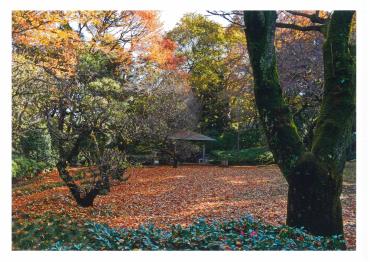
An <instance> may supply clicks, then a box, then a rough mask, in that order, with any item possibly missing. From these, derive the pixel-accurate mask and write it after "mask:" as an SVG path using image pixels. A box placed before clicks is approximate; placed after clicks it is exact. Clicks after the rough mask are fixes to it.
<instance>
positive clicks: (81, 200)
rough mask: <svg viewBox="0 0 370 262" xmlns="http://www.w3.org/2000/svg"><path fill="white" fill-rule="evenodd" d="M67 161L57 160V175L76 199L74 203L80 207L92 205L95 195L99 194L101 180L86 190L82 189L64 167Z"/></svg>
mask: <svg viewBox="0 0 370 262" xmlns="http://www.w3.org/2000/svg"><path fill="white" fill-rule="evenodd" d="M66 167H67V163H66V162H65V161H59V162H58V164H57V169H58V172H59V176H60V177H61V178H62V180H63V181H64V182H65V183H66V185H67V186H68V188H69V191H70V192H71V194H72V196H73V198H74V199H75V200H76V203H77V204H78V205H79V206H81V207H90V206H93V203H94V199H95V197H96V196H97V195H98V194H99V192H100V189H101V182H100V181H98V182H96V183H95V185H94V186H93V187H92V188H91V189H90V190H88V191H86V190H82V189H81V188H80V187H79V186H78V185H77V184H76V183H75V182H74V181H73V178H72V177H71V176H70V175H69V172H68V170H67V169H66Z"/></svg>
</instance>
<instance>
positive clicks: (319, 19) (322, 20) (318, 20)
mask: <svg viewBox="0 0 370 262" xmlns="http://www.w3.org/2000/svg"><path fill="white" fill-rule="evenodd" d="M287 12H288V13H290V14H292V15H297V16H301V17H305V18H308V19H310V21H311V22H312V23H317V24H326V22H327V21H328V19H325V18H322V17H320V16H319V12H318V11H316V12H315V14H307V13H303V12H298V11H291V10H289V11H287Z"/></svg>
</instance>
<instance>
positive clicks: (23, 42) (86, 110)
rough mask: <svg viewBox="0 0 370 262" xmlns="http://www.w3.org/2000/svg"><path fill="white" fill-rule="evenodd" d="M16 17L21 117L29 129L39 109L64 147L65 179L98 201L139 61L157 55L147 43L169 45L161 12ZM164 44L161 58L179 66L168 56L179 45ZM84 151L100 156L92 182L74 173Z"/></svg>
mask: <svg viewBox="0 0 370 262" xmlns="http://www.w3.org/2000/svg"><path fill="white" fill-rule="evenodd" d="M12 18H13V31H12V33H13V53H14V54H15V55H14V61H17V64H18V65H20V66H22V67H19V69H20V70H14V73H15V75H13V80H14V87H15V88H14V91H15V92H14V93H13V99H17V100H18V101H21V102H22V104H24V105H25V106H24V108H23V109H22V108H18V107H15V109H16V110H15V113H14V114H13V116H14V117H13V123H16V124H17V130H24V129H26V128H24V126H27V125H29V124H30V121H28V123H25V121H24V120H29V119H32V118H30V115H37V118H36V121H40V122H42V123H43V125H44V126H47V128H48V131H49V133H50V136H51V137H52V139H53V145H54V146H55V148H56V150H57V152H58V161H57V162H58V163H57V168H58V171H59V175H60V177H61V178H62V179H63V181H64V182H65V183H66V185H67V186H68V188H69V189H70V192H71V194H72V196H73V197H74V199H75V200H76V202H77V204H78V205H80V206H82V207H87V206H91V205H92V204H93V201H94V199H95V197H96V196H97V195H98V194H99V192H100V191H101V189H102V188H103V187H106V185H107V184H108V183H109V181H108V173H109V172H110V165H109V163H108V161H109V160H111V159H112V158H115V159H117V157H112V156H117V154H116V153H117V152H115V151H113V150H112V148H111V146H112V144H114V142H115V140H117V139H116V136H117V132H116V130H117V129H118V127H121V125H120V123H121V122H123V121H122V120H123V118H124V117H125V115H124V113H125V109H126V105H127V103H128V102H127V100H128V99H129V98H130V96H129V91H128V90H129V89H130V88H129V87H128V86H129V85H128V84H127V82H128V81H130V79H129V78H130V77H129V76H130V74H131V73H132V71H134V70H133V68H134V67H133V66H132V64H133V63H137V60H140V59H142V58H145V57H150V54H151V53H152V50H151V49H153V48H152V46H150V47H149V46H148V45H145V44H144V42H145V43H154V44H158V45H160V44H161V43H162V41H160V39H159V37H158V33H159V32H158V30H159V23H158V13H157V12H155V11H71V12H65V11H14V12H13V17H12ZM162 46H163V44H162ZM167 49H169V50H167ZM162 50H164V51H166V52H164V53H165V54H166V56H165V58H163V57H161V56H156V57H155V59H157V60H159V59H161V61H159V62H158V63H159V64H165V65H168V64H169V65H171V64H172V62H171V63H166V61H167V60H166V58H168V59H172V57H171V46H168V45H167V46H164V47H163V49H162ZM156 51H157V50H156ZM167 51H168V52H167ZM157 52H159V51H157ZM133 53H135V55H133ZM15 68H16V67H15ZM15 68H14V69H15ZM23 69H28V71H27V72H24V73H22V72H23ZM30 80H32V81H30ZM30 98H32V99H30ZM33 100H36V101H33ZM13 101H14V100H13ZM27 101H28V102H27ZM26 107H27V108H26ZM31 109H32V113H31ZM33 118H35V117H33ZM80 154H84V155H85V158H87V159H93V162H90V163H91V164H94V165H97V166H98V169H99V172H100V174H99V175H97V176H94V178H93V181H90V182H92V183H91V184H90V185H89V186H86V187H83V186H81V185H79V184H78V183H76V182H75V181H74V178H73V177H72V175H71V174H70V172H69V167H70V166H71V165H73V164H74V162H75V159H76V158H78V156H79V155H80ZM118 160H120V159H118ZM116 162H117V161H116ZM118 162H119V161H118Z"/></svg>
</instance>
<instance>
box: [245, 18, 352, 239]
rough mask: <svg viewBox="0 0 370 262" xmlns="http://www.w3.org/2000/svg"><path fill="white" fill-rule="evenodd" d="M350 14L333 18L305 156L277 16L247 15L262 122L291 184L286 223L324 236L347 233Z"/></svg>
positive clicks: (350, 75)
mask: <svg viewBox="0 0 370 262" xmlns="http://www.w3.org/2000/svg"><path fill="white" fill-rule="evenodd" d="M352 16H353V12H351V11H335V12H334V13H333V14H332V17H331V19H330V23H329V26H328V31H327V33H326V42H325V45H324V68H325V84H324V97H323V102H322V105H321V111H320V116H319V119H318V124H317V128H316V131H315V134H314V138H313V145H312V148H311V150H310V151H309V152H305V150H304V146H303V143H302V141H301V138H300V137H299V135H298V133H297V129H296V126H295V124H294V122H293V119H292V116H291V114H290V112H289V109H288V106H287V105H286V103H285V102H284V99H283V97H282V91H281V88H280V84H279V78H278V72H277V65H276V56H275V46H274V35H275V26H276V18H277V15H276V12H274V11H245V12H244V21H245V25H246V29H245V33H246V38H247V45H248V52H249V56H250V60H251V64H252V68H253V76H254V92H255V97H256V104H257V108H258V112H259V115H260V120H261V122H262V124H263V127H264V130H265V133H266V136H267V139H268V144H269V147H270V149H271V150H272V152H273V154H274V158H275V160H276V162H277V164H278V165H279V167H280V169H281V171H282V173H283V175H284V177H285V178H286V180H287V182H288V184H289V192H288V214H287V224H288V225H289V226H295V227H304V228H306V229H307V230H308V231H309V232H311V233H313V234H316V235H322V236H329V235H343V222H342V208H341V203H340V198H339V197H340V194H341V191H342V173H343V168H344V164H345V154H346V153H345V152H346V146H347V144H348V141H349V138H350V134H351V133H350V132H351V127H352V123H353V120H354V112H355V82H354V78H355V73H354V61H353V59H352V57H351V54H350V52H349V45H348V36H349V30H350V23H351V19H352Z"/></svg>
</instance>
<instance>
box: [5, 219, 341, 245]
mask: <svg viewBox="0 0 370 262" xmlns="http://www.w3.org/2000/svg"><path fill="white" fill-rule="evenodd" d="M12 237H13V249H14V250H338V249H341V247H342V246H343V243H344V241H343V240H342V239H341V238H340V237H338V236H333V237H330V238H324V237H317V236H312V235H309V234H307V233H306V232H305V231H304V230H303V229H297V228H291V227H288V226H271V225H267V224H264V223H262V222H261V221H257V220H254V219H253V218H252V217H251V216H249V215H246V216H244V217H242V218H240V219H238V220H228V221H216V220H214V221H207V220H205V219H199V220H197V221H196V222H194V223H193V224H191V225H190V226H188V227H182V226H180V225H173V226H171V228H170V229H169V230H165V229H160V228H157V227H155V226H153V225H142V226H140V227H139V228H137V229H127V228H123V229H114V228H110V227H109V226H107V225H103V224H97V223H94V222H91V221H77V220H73V219H71V218H70V217H68V216H64V217H61V216H56V215H53V214H51V213H49V214H46V215H43V216H40V217H37V218H32V219H31V218H30V217H27V216H24V217H23V218H18V219H14V220H13V234H12Z"/></svg>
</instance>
